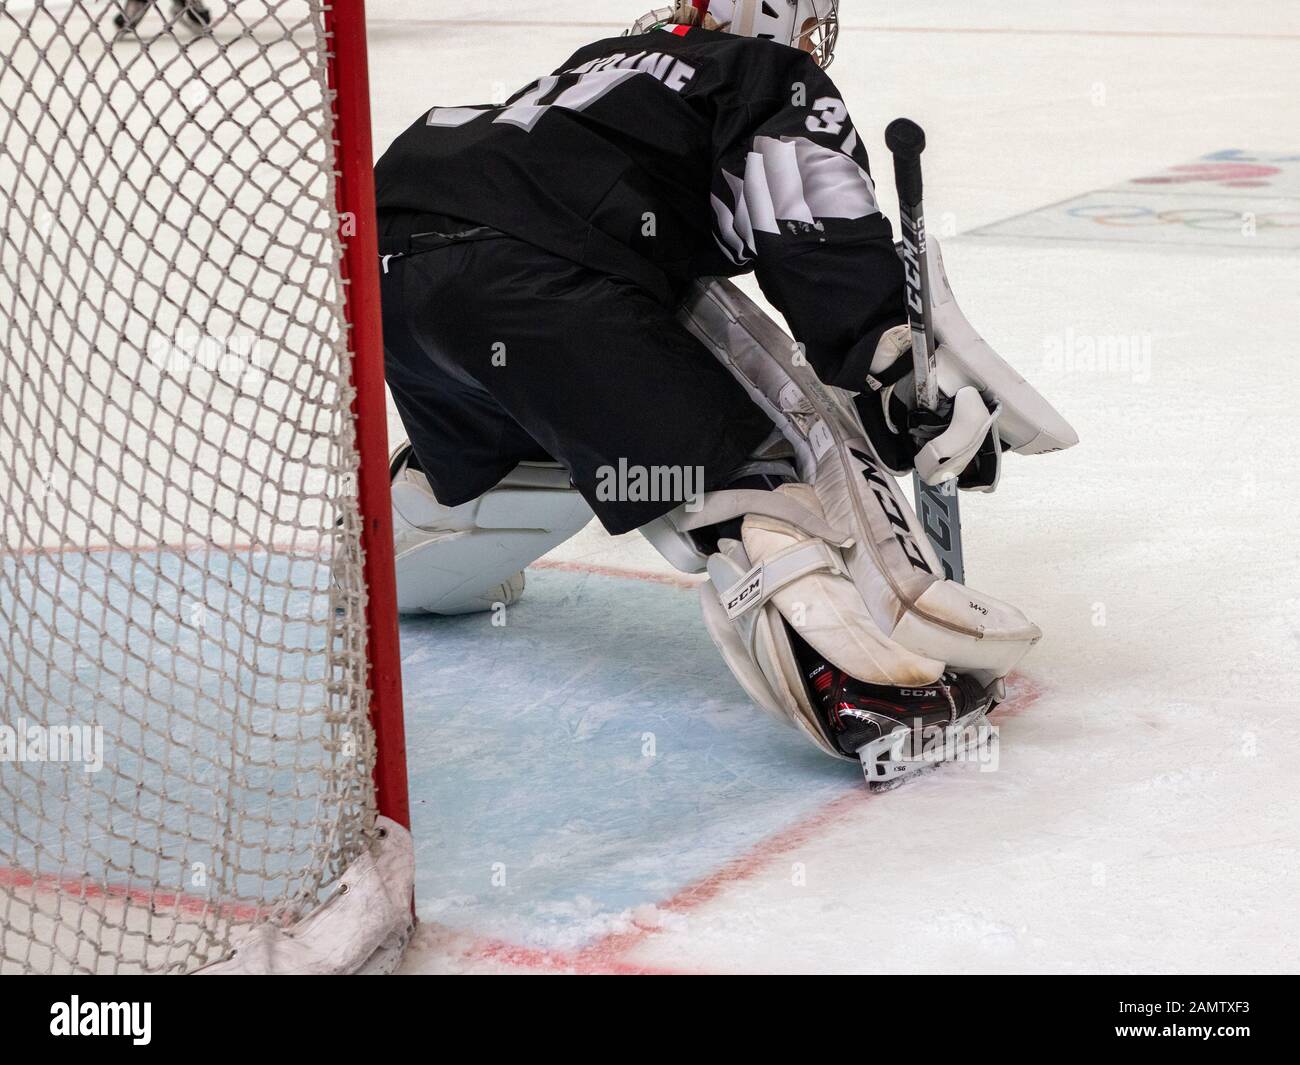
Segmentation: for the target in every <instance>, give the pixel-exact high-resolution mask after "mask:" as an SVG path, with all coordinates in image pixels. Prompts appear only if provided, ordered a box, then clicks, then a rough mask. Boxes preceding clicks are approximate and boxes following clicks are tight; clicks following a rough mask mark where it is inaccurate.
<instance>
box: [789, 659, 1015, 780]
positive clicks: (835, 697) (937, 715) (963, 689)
mask: <svg viewBox="0 0 1300 1065" xmlns="http://www.w3.org/2000/svg"><path fill="white" fill-rule="evenodd" d="M796 646H798V647H799V661H800V664H801V665H802V667H803V671H804V677H805V678H806V679H807V681H808V691H809V694H810V695H811V696H812V700H813V705H814V707H815V708H816V709H817V712H818V717H819V719H820V721H821V725H822V729H823V732H824V733H825V735H826V736H827V737H829V738H830V739H831V740H832V742H834V744H835V745H836V747H838V748H839V750H840V751H841V752H842V753H843V754H845V755H848V756H849V757H850V758H854V757H856V758H859V759H860V760H861V761H862V771H863V773H864V774H865V775H866V778H867V783H868V785H869V786H870V787H871V789H872V790H873V791H886V790H889V789H890V788H895V787H897V786H898V785H899V784H901V783H902V782H903V781H904V780H906V779H907V778H908V777H910V776H912V775H914V774H915V773H917V772H920V771H921V770H923V769H928V768H932V767H934V766H935V765H938V764H939V763H941V762H946V761H950V760H952V759H953V758H955V757H958V756H959V755H961V754H964V753H966V752H969V751H973V750H974V749H976V748H977V747H980V748H983V747H985V745H987V744H989V743H992V742H995V741H994V740H993V736H992V733H991V731H990V727H989V726H988V724H987V722H986V721H985V718H986V716H987V715H988V713H989V711H990V710H992V709H993V707H994V706H995V705H996V702H995V700H994V697H993V692H992V689H985V688H983V687H981V686H980V684H979V683H978V682H977V681H976V680H975V679H974V678H973V677H970V676H967V675H964V674H959V673H952V672H949V673H945V674H944V675H943V677H942V678H941V679H940V680H939V682H938V683H937V684H930V685H927V686H924V687H918V688H895V687H890V686H888V685H883V684H866V683H864V682H862V681H860V680H856V679H855V678H853V677H850V676H849V675H848V674H847V673H845V672H843V671H842V670H839V669H836V668H835V667H834V666H832V665H831V664H830V663H828V662H827V661H826V660H825V659H823V658H821V657H820V656H819V655H818V654H817V652H816V651H814V650H813V649H812V648H811V647H809V646H808V645H807V644H803V643H802V641H800V643H799V644H797V645H796Z"/></svg>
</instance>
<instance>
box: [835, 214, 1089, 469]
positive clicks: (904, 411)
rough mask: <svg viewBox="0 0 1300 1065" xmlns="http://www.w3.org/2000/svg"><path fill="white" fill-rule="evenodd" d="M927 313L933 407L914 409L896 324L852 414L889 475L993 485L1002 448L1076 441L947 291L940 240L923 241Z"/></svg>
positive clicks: (1058, 446)
mask: <svg viewBox="0 0 1300 1065" xmlns="http://www.w3.org/2000/svg"><path fill="white" fill-rule="evenodd" d="M928 250H929V256H928V258H929V264H930V268H929V274H930V291H931V293H932V294H933V295H932V300H933V302H932V315H933V322H934V331H935V338H936V339H937V341H938V348H937V350H936V352H935V357H936V359H937V361H938V366H939V392H940V404H939V410H937V411H928V410H925V409H924V408H918V407H917V403H916V386H915V383H914V376H913V374H914V359H913V355H912V337H911V331H910V329H909V327H908V326H906V325H900V326H895V327H894V328H893V329H890V330H888V331H887V332H886V333H885V334H884V336H882V337H881V339H880V343H879V344H878V345H877V347H876V351H875V354H874V356H873V357H872V360H871V366H870V371H869V373H868V375H867V380H866V382H865V384H866V387H865V388H864V389H863V391H862V392H861V394H860V395H859V396H858V397H857V400H856V403H857V409H858V413H859V414H860V415H861V417H862V422H863V425H864V427H865V428H866V430H867V435H868V436H869V437H870V438H871V442H872V444H873V445H874V446H875V449H876V453H877V454H878V455H879V456H880V458H881V460H882V461H883V462H884V464H885V465H886V467H887V468H888V469H889V470H890V472H892V473H895V474H902V473H906V472H907V471H909V470H911V469H913V468H915V469H916V472H917V473H918V474H919V475H920V477H921V479H922V480H923V481H925V483H926V484H930V485H937V484H940V483H942V482H943V481H947V480H951V479H952V478H954V477H955V478H957V485H958V487H959V488H964V489H968V490H971V491H979V492H991V491H993V490H994V489H995V488H996V487H997V485H998V480H999V478H1000V476H1001V469H1002V454H1003V452H1004V451H1016V452H1018V453H1019V454H1022V455H1038V454H1045V453H1047V452H1050V451H1060V450H1062V449H1064V448H1067V447H1072V446H1074V445H1075V444H1077V443H1078V442H1079V438H1078V436H1077V435H1076V434H1075V432H1074V430H1073V429H1072V428H1070V425H1069V423H1068V422H1066V421H1065V419H1064V418H1062V417H1061V415H1060V414H1058V413H1057V411H1056V410H1055V409H1054V408H1053V407H1052V405H1051V404H1050V403H1048V402H1047V400H1046V399H1044V398H1043V397H1042V395H1040V394H1039V393H1038V392H1037V391H1036V390H1035V389H1034V387H1033V386H1032V385H1030V384H1029V383H1028V382H1026V381H1025V379H1024V378H1023V377H1021V376H1020V375H1019V374H1018V373H1016V372H1015V370H1013V369H1012V368H1011V367H1010V366H1009V365H1008V364H1007V363H1006V362H1005V361H1004V360H1003V359H1002V358H1001V356H999V355H998V354H997V352H995V351H994V350H993V349H992V348H991V347H990V346H989V345H988V342H987V341H985V340H984V339H983V338H982V337H980V335H979V334H978V333H976V332H975V329H974V327H973V326H972V325H971V324H970V322H969V321H968V320H967V318H966V316H965V315H964V314H963V313H962V311H961V308H960V307H958V306H957V301H956V299H955V298H954V296H953V293H952V287H951V285H949V283H948V276H947V273H946V272H945V270H944V267H943V256H942V254H941V252H940V249H939V242H938V241H937V240H935V239H934V238H933V237H930V238H929V240H928Z"/></svg>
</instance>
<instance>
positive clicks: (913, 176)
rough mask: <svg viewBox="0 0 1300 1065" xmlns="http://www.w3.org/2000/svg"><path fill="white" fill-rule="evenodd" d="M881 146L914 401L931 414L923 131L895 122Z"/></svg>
mask: <svg viewBox="0 0 1300 1065" xmlns="http://www.w3.org/2000/svg"><path fill="white" fill-rule="evenodd" d="M885 144H886V145H887V146H888V147H889V150H890V152H891V153H892V154H893V156H894V181H895V183H896V184H897V186H898V207H899V213H900V215H901V216H902V217H901V218H900V229H901V233H902V238H903V265H904V269H905V275H906V284H907V307H908V320H909V322H910V323H911V327H912V358H913V359H914V360H915V363H916V399H917V402H918V403H920V405H921V406H923V407H925V408H926V409H928V410H934V409H935V407H937V406H938V404H939V367H938V363H937V361H936V359H935V348H936V346H937V345H936V344H935V339H934V323H933V321H932V319H931V311H930V278H929V260H928V256H927V255H926V247H925V206H924V203H923V199H922V182H921V153H922V152H923V151H925V131H924V130H922V129H921V127H920V126H918V125H917V124H916V123H915V122H913V121H911V120H910V119H906V118H896V119H894V121H893V122H891V123H890V124H889V127H888V128H887V129H886V130H885Z"/></svg>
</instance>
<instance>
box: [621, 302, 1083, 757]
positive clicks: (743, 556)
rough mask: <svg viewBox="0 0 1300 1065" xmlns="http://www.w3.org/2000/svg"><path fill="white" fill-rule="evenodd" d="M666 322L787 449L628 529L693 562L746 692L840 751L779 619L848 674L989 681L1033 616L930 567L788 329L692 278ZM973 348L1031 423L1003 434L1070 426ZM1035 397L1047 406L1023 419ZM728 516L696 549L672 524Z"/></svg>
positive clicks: (921, 537)
mask: <svg viewBox="0 0 1300 1065" xmlns="http://www.w3.org/2000/svg"><path fill="white" fill-rule="evenodd" d="M958 313H959V312H958ZM682 320H683V322H684V324H686V326H687V327H688V328H689V329H690V330H691V332H692V333H694V334H695V335H696V336H697V337H698V338H699V339H700V340H701V341H703V342H704V344H705V345H706V346H708V348H709V349H710V350H711V351H712V352H713V353H714V355H715V356H716V357H717V358H718V359H719V360H720V361H721V362H722V363H723V365H725V366H726V367H727V368H728V370H730V371H731V373H732V374H733V375H734V376H735V378H736V379H737V380H738V381H739V382H740V383H741V385H742V386H743V387H744V388H745V390H746V392H747V393H748V394H749V396H750V397H751V398H752V399H753V401H754V402H755V403H757V404H758V405H759V406H760V407H761V408H762V409H763V410H764V411H765V412H766V413H767V414H768V416H769V417H770V418H771V419H772V422H773V424H774V426H775V427H776V431H775V432H774V434H773V437H772V438H770V439H769V441H768V444H767V445H766V446H765V448H764V450H763V453H762V454H761V455H760V456H758V457H760V458H770V457H772V456H774V455H778V454H785V455H788V456H790V457H791V460H792V462H793V465H794V467H795V469H796V471H797V473H798V476H799V483H790V484H785V485H782V486H780V487H779V488H778V489H776V490H775V491H773V492H763V491H721V492H715V493H712V494H711V495H709V496H707V497H706V498H705V501H704V504H703V506H702V508H700V509H699V510H698V511H696V512H693V513H691V512H687V511H686V510H685V509H684V508H680V509H678V510H676V511H673V512H672V513H670V514H668V515H666V516H665V517H664V518H661V519H659V520H658V521H656V522H653V523H651V524H650V525H648V526H646V527H644V528H643V529H642V532H643V533H644V534H645V536H646V537H647V539H649V540H650V542H651V543H652V544H654V545H655V547H656V548H658V549H659V551H660V553H661V554H663V555H664V556H665V557H666V558H667V559H668V560H669V561H670V562H671V563H673V564H674V565H675V566H677V567H678V568H679V569H683V570H685V571H687V572H699V571H701V570H707V572H708V574H709V580H708V582H707V583H705V584H704V585H702V586H701V589H700V598H701V604H702V608H703V612H704V618H705V622H706V624H707V626H708V629H709V633H710V635H711V637H712V638H713V641H714V643H715V644H716V645H717V647H718V650H719V651H720V652H721V654H722V656H723V658H724V659H725V660H726V662H727V665H728V666H729V667H730V669H731V671H732V672H733V673H734V674H735V676H736V678H737V680H739V682H740V683H741V685H742V686H743V687H744V689H745V690H746V692H747V693H748V694H749V695H750V697H751V698H752V699H753V700H754V701H755V702H757V703H758V704H759V705H760V706H762V707H764V708H765V709H767V710H769V711H771V712H772V713H773V714H775V715H776V716H777V717H779V718H781V719H783V720H785V721H787V722H790V723H793V724H794V725H796V726H798V727H799V728H801V729H802V730H803V731H804V732H805V733H806V734H807V735H808V736H809V738H810V739H812V741H813V742H814V743H815V744H816V745H817V746H818V747H820V748H822V749H823V750H825V751H826V752H827V753H828V754H831V755H833V756H835V757H845V756H844V755H843V754H842V753H841V752H839V751H838V750H836V749H835V747H834V746H833V744H831V743H830V742H829V741H828V740H827V738H826V737H825V736H824V735H823V733H822V730H821V728H820V727H819V725H818V724H817V717H816V714H815V712H814V709H813V707H812V705H811V702H810V700H809V694H808V691H807V687H806V685H805V682H804V678H803V674H802V671H801V669H800V667H799V662H798V660H797V658H796V655H795V651H794V647H793V645H792V642H791V637H790V632H791V630H792V629H793V631H795V632H797V633H798V634H799V636H800V637H801V638H802V639H803V640H805V641H806V642H807V643H808V644H809V645H810V646H811V647H812V648H813V649H814V650H815V651H817V652H818V654H820V655H821V656H822V657H824V658H825V659H826V660H827V661H829V662H830V663H832V664H833V665H834V666H836V667H837V668H839V669H841V670H843V671H844V672H846V673H848V674H849V675H850V676H852V677H855V678H857V679H858V680H860V681H864V682H867V683H872V684H883V685H892V686H897V687H911V686H923V685H928V684H932V683H935V682H937V681H938V680H939V679H940V678H941V676H942V675H943V674H944V672H945V670H955V671H957V672H961V673H965V674H970V675H972V676H973V677H974V678H975V679H976V680H978V681H979V682H980V683H981V684H982V685H984V686H985V687H988V686H991V685H992V686H994V687H995V690H997V689H998V687H999V683H1000V680H1001V678H1003V677H1005V676H1006V675H1007V674H1008V673H1009V672H1010V671H1011V670H1012V669H1013V668H1014V667H1015V666H1016V664H1017V663H1018V662H1019V661H1020V660H1021V659H1022V658H1023V657H1024V655H1025V654H1026V653H1027V652H1028V651H1029V649H1030V648H1031V647H1033V645H1034V644H1035V643H1036V642H1037V641H1038V640H1039V638H1040V636H1041V633H1040V630H1039V629H1038V627H1037V626H1036V625H1034V624H1033V623H1032V622H1031V621H1030V620H1029V619H1028V618H1026V617H1025V615H1024V614H1023V613H1021V612H1020V611H1019V610H1017V609H1016V608H1015V607H1013V606H1011V605H1009V604H1007V603H1004V602H1002V601H1000V600H998V599H995V598H993V597H992V596H989V595H986V594H984V593H982V592H977V591H974V590H972V589H970V588H967V587H965V586H964V585H961V584H957V583H956V582H954V581H950V580H946V579H944V577H943V576H942V573H943V569H942V566H941V564H940V562H939V559H938V558H937V556H936V555H935V553H934V550H933V549H932V547H931V546H930V544H929V542H928V540H927V538H926V536H925V534H924V531H923V529H922V528H921V525H920V523H919V521H918V520H917V518H916V515H915V514H914V513H913V511H912V509H911V507H910V506H909V505H908V503H907V500H906V498H905V497H904V495H903V494H902V492H901V491H900V490H899V487H898V485H897V483H896V481H895V480H894V477H893V476H892V475H891V474H890V472H889V471H888V470H887V469H886V468H885V467H884V465H883V464H882V463H881V461H880V459H879V458H878V457H877V455H876V453H875V451H874V450H873V448H872V446H871V444H870V442H869V441H868V439H867V435H866V433H865V431H864V429H863V427H862V423H861V421H860V419H859V417H858V414H857V410H856V409H855V407H854V405H853V402H852V398H851V394H850V393H848V392H846V391H843V390H841V389H837V388H831V387H828V386H826V385H824V384H822V382H821V381H820V380H819V379H818V378H817V375H816V374H815V372H814V371H813V370H812V368H811V367H810V366H808V365H807V362H806V360H804V359H803V357H802V355H801V353H800V351H799V349H798V347H797V346H796V345H795V343H794V342H793V340H791V338H790V337H789V336H788V335H787V334H786V333H785V332H784V331H783V330H782V329H781V328H780V327H779V326H777V325H776V324H775V323H774V322H773V321H772V320H771V319H770V318H769V317H768V316H767V315H766V314H764V313H763V312H762V311H761V310H760V309H759V308H758V307H757V306H756V305H755V304H754V303H753V302H752V301H751V300H750V299H748V297H746V296H745V295H744V294H743V293H742V292H740V290H739V289H737V288H736V287H735V286H734V285H732V284H731V283H730V282H727V281H718V280H712V281H701V282H698V283H697V284H696V286H695V288H694V291H693V292H692V295H691V296H690V298H688V299H687V301H686V303H685V304H684V305H683V309H682ZM981 359H982V360H983V361H984V363H985V364H983V365H977V367H976V369H977V370H978V372H979V378H980V380H981V381H984V382H992V381H997V382H1003V383H1005V384H1006V385H1007V386H1008V387H1007V389H1006V394H1003V395H999V396H996V397H994V399H995V402H996V403H998V404H1000V405H1001V406H1002V408H1003V416H1004V417H1005V412H1006V411H1007V409H1008V408H1013V407H1014V409H1015V411H1016V416H1017V417H1018V418H1021V419H1023V420H1025V421H1027V422H1034V421H1036V420H1041V421H1042V422H1043V424H1041V425H1038V426H1036V427H1035V426H1032V425H1026V426H1021V425H1019V424H1017V426H1016V430H1015V435H1016V438H1017V439H1023V440H1024V441H1025V443H1027V444H1028V445H1029V446H1030V447H1031V448H1037V449H1038V450H1052V449H1053V448H1047V447H1044V446H1043V443H1044V434H1050V433H1053V432H1055V433H1057V434H1058V435H1060V436H1062V437H1068V436H1069V435H1072V433H1071V432H1070V431H1069V427H1068V426H1065V423H1064V422H1063V421H1062V420H1061V419H1060V417H1059V415H1056V413H1055V411H1052V410H1051V408H1050V405H1047V404H1046V401H1045V400H1041V397H1037V393H1034V396H1035V397H1037V399H1036V400H1027V399H1025V398H1024V397H1023V396H1021V395H1019V394H1017V389H1015V388H1013V387H1010V386H1011V385H1012V384H1013V379H1014V380H1015V381H1020V379H1019V378H1018V377H1016V375H1015V374H1014V371H1011V369H1010V367H1007V366H1006V364H1005V363H1003V362H1002V360H1001V359H1000V358H999V357H998V356H997V355H996V354H995V353H993V352H992V350H991V349H988V347H987V345H984V351H983V352H982V353H980V354H979V355H978V356H977V358H976V361H977V363H978V362H979V361H980V360H981ZM990 360H996V363H1000V364H1001V367H999V366H998V365H996V363H994V362H992V361H990ZM963 372H964V373H965V374H967V375H968V376H969V377H971V378H973V377H974V376H975V373H974V372H972V371H971V370H969V369H967V370H965V371H963ZM941 380H942V369H941ZM970 383H972V382H971V381H968V380H963V381H962V384H963V385H965V384H970ZM1020 383H1021V385H1024V382H1023V381H1020ZM1024 388H1025V389H1028V388H1029V386H1028V385H1024ZM1029 391H1030V392H1032V389H1030V390H1029ZM1039 401H1041V403H1042V404H1043V407H1041V408H1040V407H1039V406H1038V403H1039ZM1042 409H1045V410H1046V411H1048V412H1050V416H1047V417H1044V418H1042V419H1038V418H1037V416H1036V413H1035V412H1036V411H1039V410H1042ZM1061 426H1064V431H1062V430H1061V429H1060V427H1061ZM1062 446H1068V444H1065V443H1064V441H1063V442H1062ZM742 516H743V518H744V520H743V525H742V540H741V541H735V540H726V539H724V540H723V541H721V543H720V545H719V551H718V552H717V553H716V554H713V555H711V556H707V557H706V556H705V555H704V554H702V553H701V552H700V551H699V549H698V548H697V546H696V544H695V541H694V540H693V539H692V538H691V537H690V536H689V535H688V534H689V532H690V531H691V530H693V529H699V528H702V527H704V526H707V525H712V524H715V523H718V522H722V521H727V520H730V519H733V518H737V517H742ZM1000 694H1001V693H1000V691H999V695H1000Z"/></svg>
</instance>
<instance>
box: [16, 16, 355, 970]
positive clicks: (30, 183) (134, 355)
mask: <svg viewBox="0 0 1300 1065" xmlns="http://www.w3.org/2000/svg"><path fill="white" fill-rule="evenodd" d="M114 14H119V15H123V16H124V17H125V18H126V20H127V22H128V26H127V28H126V30H125V32H122V33H119V32H118V30H117V28H116V27H115V26H114V24H113V16H114ZM204 14H205V10H204V9H203V6H202V5H201V4H199V3H197V0H194V2H191V3H190V4H188V5H187V4H186V3H185V2H180V3H175V4H174V3H173V2H172V0H160V2H159V3H157V4H156V5H153V4H137V3H134V2H132V3H126V2H117V0H112V2H110V0H103V2H95V3H90V2H87V3H32V2H31V0H10V2H6V3H4V4H0V700H2V702H0V970H3V971H6V972H8V971H37V972H47V971H118V970H125V969H137V970H138V969H143V970H148V971H171V972H176V971H187V970H190V969H192V968H194V967H195V966H197V965H199V964H202V963H203V962H205V961H207V960H210V959H212V958H214V957H216V956H217V955H219V954H221V953H222V952H223V951H224V950H225V949H226V948H227V946H228V944H229V941H230V937H231V935H232V934H233V933H234V932H235V931H237V930H239V929H240V928H241V927H242V926H245V925H248V924H250V923H253V922H257V921H263V920H280V921H283V920H289V919H292V917H294V916H295V915H297V914H298V913H300V912H302V911H303V910H304V909H306V908H308V907H310V906H312V905H313V904H314V903H316V902H317V901H319V900H320V899H321V898H322V897H323V896H325V895H327V894H328V893H329V891H330V889H331V887H332V885H333V882H334V880H335V879H336V878H337V876H338V873H339V871H340V869H341V868H342V866H343V865H344V864H346V863H347V862H348V861H350V860H351V859H352V858H353V857H355V856H356V854H357V853H358V852H359V850H360V849H361V848H362V847H363V846H364V845H365V842H366V838H367V832H368V831H369V829H368V826H369V825H370V824H371V820H372V816H373V803H374V796H373V787H372V785H371V782H370V768H371V764H372V762H373V758H374V750H373V738H372V733H371V731H370V729H369V726H368V721H367V693H366V686H365V681H366V674H365V668H366V661H365V653H366V641H365V623H364V606H365V588H364V584H363V577H362V572H361V568H360V562H359V560H360V549H359V535H360V516H359V511H358V505H357V502H356V472H357V455H356V449H355V439H354V432H353V430H354V425H353V419H352V417H351V414H350V403H351V399H352V392H351V387H350V384H349V381H350V362H349V354H348V350H347V346H346V339H347V338H346V327H345V323H344V317H343V310H344V308H343V299H344V296H343V290H344V285H343V284H342V280H341V272H340V271H341V267H340V256H341V253H342V245H341V239H340V217H339V212H338V210H337V209H336V205H335V175H334V172H333V171H334V169H335V163H334V158H335V153H334V147H333V139H334V135H335V129H334V122H333V119H332V111H331V107H330V100H329V95H328V89H327V85H326V78H327V63H328V60H329V56H328V40H327V38H326V36H325V32H324V22H323V13H322V6H321V4H320V3H318V2H315V0H260V2H259V0H239V2H238V3H233V2H228V0H225V2H223V0H213V2H212V4H211V24H210V26H205V25H203V24H202V23H203V21H204V19H203V15H204ZM137 15H142V19H141V21H140V22H139V23H138V25H137V26H136V27H135V29H134V30H132V29H131V28H130V22H131V20H132V19H134V17H135V16H137ZM354 32H363V30H362V29H361V28H359V27H354ZM101 759H102V766H100V765H99V764H98V763H99V761H100V760H101Z"/></svg>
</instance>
